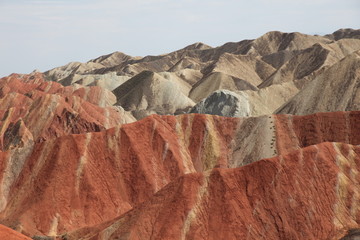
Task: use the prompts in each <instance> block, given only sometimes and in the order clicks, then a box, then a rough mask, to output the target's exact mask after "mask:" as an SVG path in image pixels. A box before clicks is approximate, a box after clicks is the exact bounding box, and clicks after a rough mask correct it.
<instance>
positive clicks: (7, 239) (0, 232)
mask: <svg viewBox="0 0 360 240" xmlns="http://www.w3.org/2000/svg"><path fill="white" fill-rule="evenodd" d="M0 239H4V240H31V238H28V237H26V236H24V235H22V234H20V233H18V232H16V231H14V230H12V229H11V228H8V227H5V226H4V225H1V224H0Z"/></svg>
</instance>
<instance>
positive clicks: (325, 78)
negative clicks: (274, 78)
mask: <svg viewBox="0 0 360 240" xmlns="http://www.w3.org/2000/svg"><path fill="white" fill-rule="evenodd" d="M359 81H360V52H359V51H357V52H355V53H353V54H351V55H349V56H347V57H345V58H344V59H342V60H341V61H340V62H338V63H336V64H334V65H333V66H332V67H330V68H329V69H328V70H326V71H324V72H323V73H322V74H320V75H319V76H317V77H316V78H315V79H314V80H313V81H312V82H310V83H309V84H308V85H307V86H306V87H305V88H304V89H303V90H301V91H300V92H299V93H298V94H297V95H296V96H294V97H293V98H292V99H290V100H289V101H288V102H287V103H285V104H284V105H283V106H282V107H280V108H279V109H278V110H277V111H276V113H290V114H300V115H303V114H310V113H315V112H329V111H350V110H355V109H359V108H360V88H359Z"/></svg>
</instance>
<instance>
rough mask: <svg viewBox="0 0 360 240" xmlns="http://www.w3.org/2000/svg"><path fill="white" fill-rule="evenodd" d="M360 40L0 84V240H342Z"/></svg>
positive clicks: (152, 59) (351, 230) (357, 198)
mask: <svg viewBox="0 0 360 240" xmlns="http://www.w3.org/2000/svg"><path fill="white" fill-rule="evenodd" d="M359 35H360V34H359V30H352V29H342V30H339V31H336V32H334V33H333V34H329V35H325V36H311V35H305V34H301V33H281V32H269V33H266V34H265V35H263V36H261V37H259V38H257V39H254V40H243V41H241V42H237V43H226V44H224V45H222V46H220V47H216V48H213V47H210V46H207V45H205V44H203V43H195V44H193V45H190V46H187V47H185V48H183V49H181V50H178V51H175V52H172V53H168V54H164V55H160V56H146V57H131V56H128V55H126V54H123V53H120V52H116V53H112V54H108V55H104V56H101V57H99V58H96V59H94V60H90V61H88V62H86V63H69V64H67V65H65V66H62V67H58V68H55V69H52V70H49V71H47V72H45V73H39V72H34V73H31V74H12V75H10V76H7V77H3V78H1V79H0V224H2V225H0V238H1V239H30V238H32V239H62V240H64V239H65V240H75V239H84V240H85V239H87V240H90V239H91V240H95V239H99V240H105V239H139V240H140V239H204V240H205V239H284V240H285V239H314V240H315V239H317V240H318V239H324V240H325V239H343V240H345V239H348V240H349V239H352V240H354V239H357V238H358V237H359V236H360V175H359V171H360V147H359V146H360V97H359V94H358V88H359V86H360V82H359V81H360V65H359V63H360V61H359V59H360V39H359V37H358V36H359ZM14 230H15V231H14ZM16 231H17V232H16ZM21 234H23V235H21Z"/></svg>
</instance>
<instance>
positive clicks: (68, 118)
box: [0, 73, 134, 150]
mask: <svg viewBox="0 0 360 240" xmlns="http://www.w3.org/2000/svg"><path fill="white" fill-rule="evenodd" d="M0 89H1V90H2V91H1V93H2V95H3V96H2V98H1V99H0V117H1V128H0V133H1V136H4V133H5V132H6V131H7V129H8V127H9V126H12V125H14V124H15V123H16V122H18V121H22V122H23V123H24V127H26V128H27V129H28V130H29V131H30V132H31V134H32V135H33V139H34V141H44V140H46V139H50V138H52V137H58V136H62V135H67V134H73V133H85V132H93V131H100V130H105V129H107V128H111V127H115V126H117V125H119V124H122V123H126V122H131V121H133V120H134V118H133V117H132V116H130V115H129V114H127V113H126V112H125V111H123V110H122V109H121V108H116V107H110V106H108V107H100V106H101V105H104V104H105V103H104V101H103V100H101V101H103V103H102V104H99V105H100V106H98V105H94V104H92V103H91V102H99V101H100V100H99V99H104V98H103V97H104V96H103V95H102V92H101V91H97V89H100V88H98V87H92V88H87V90H89V91H87V90H86V89H85V88H79V89H77V90H74V88H73V87H71V86H69V87H62V86H61V85H60V84H59V83H56V82H45V81H44V80H43V77H42V75H41V74H38V73H36V74H33V75H16V74H13V75H10V76H9V77H6V78H2V79H0ZM86 92H88V93H87V94H86ZM76 95H77V96H76ZM81 97H83V98H85V99H83V98H81ZM105 105H106V104H105ZM3 141H4V140H3V139H1V140H0V142H3ZM1 150H6V148H4V147H3V146H2V148H1Z"/></svg>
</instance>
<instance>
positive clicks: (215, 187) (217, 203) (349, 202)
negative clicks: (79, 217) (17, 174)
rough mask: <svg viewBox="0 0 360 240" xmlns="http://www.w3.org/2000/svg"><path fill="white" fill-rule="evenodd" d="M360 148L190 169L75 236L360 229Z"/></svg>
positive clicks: (242, 235) (337, 234)
mask: <svg viewBox="0 0 360 240" xmlns="http://www.w3.org/2000/svg"><path fill="white" fill-rule="evenodd" d="M359 161H360V147H357V146H353V145H348V144H342V143H322V144H318V145H312V146H309V147H306V148H301V149H299V150H296V151H293V152H290V153H289V154H286V155H280V156H278V157H275V158H271V159H264V160H261V161H259V162H256V163H254V164H250V165H247V166H244V167H242V168H235V169H214V170H211V171H207V172H204V173H193V174H186V175H184V176H182V177H180V178H178V179H177V180H176V181H174V182H172V183H171V184H169V185H167V186H166V187H165V188H163V189H162V190H161V191H159V192H158V193H156V194H155V195H154V196H153V197H152V198H151V199H149V200H148V201H146V202H144V203H143V204H141V205H139V207H137V208H135V209H133V210H132V211H129V212H128V213H126V214H124V215H122V216H120V217H119V218H116V219H114V220H112V221H110V222H107V223H104V224H101V225H97V226H95V227H92V228H85V229H81V230H78V231H76V232H74V233H71V234H70V236H69V239H316V240H320V239H340V238H341V237H343V236H344V235H346V233H347V231H348V230H349V229H352V228H359V224H360V214H359V207H360V206H359V204H360V202H359V193H360V185H359V180H360V178H359V176H358V174H357V173H358V171H359V170H360V165H359Z"/></svg>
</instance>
